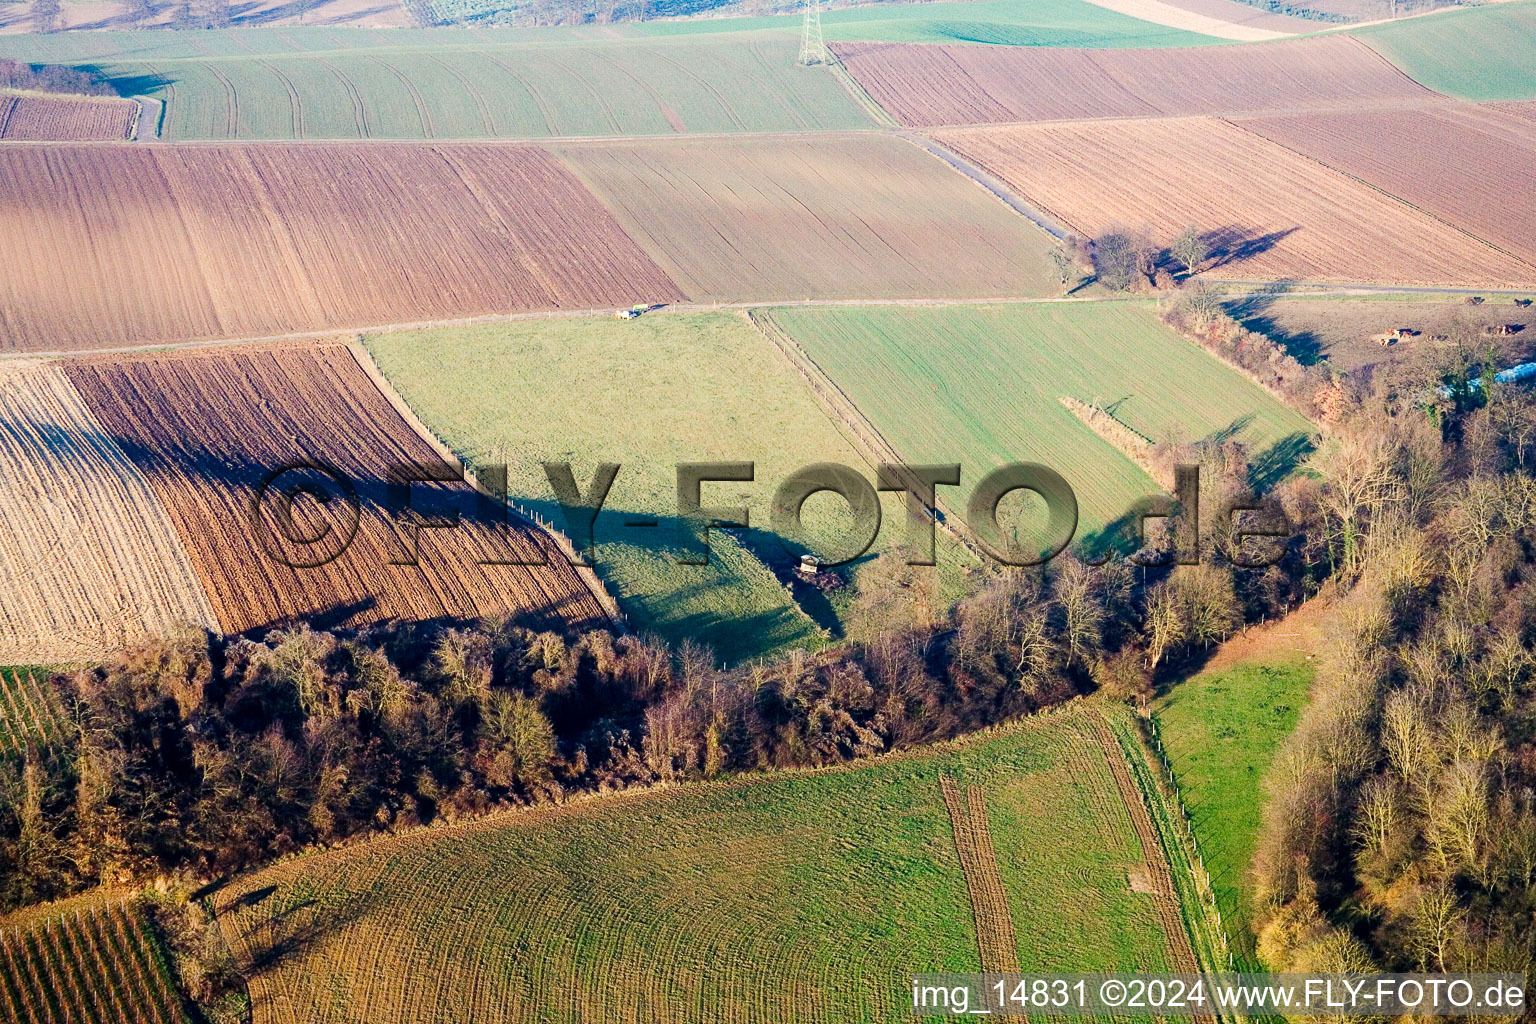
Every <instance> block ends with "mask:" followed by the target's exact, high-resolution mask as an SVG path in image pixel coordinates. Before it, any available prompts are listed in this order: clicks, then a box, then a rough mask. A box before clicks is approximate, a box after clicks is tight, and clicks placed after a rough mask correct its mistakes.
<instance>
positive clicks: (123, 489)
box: [0, 364, 216, 665]
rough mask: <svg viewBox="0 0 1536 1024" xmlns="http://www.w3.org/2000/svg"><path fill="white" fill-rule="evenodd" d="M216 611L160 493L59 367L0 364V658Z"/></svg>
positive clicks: (19, 657)
mask: <svg viewBox="0 0 1536 1024" xmlns="http://www.w3.org/2000/svg"><path fill="white" fill-rule="evenodd" d="M215 621H216V620H215V619H214V617H213V610H212V608H211V607H210V606H209V604H208V599H207V597H206V596H204V593H203V590H202V588H201V586H200V585H199V584H198V582H197V578H196V576H195V575H194V573H193V571H192V566H191V563H190V562H189V561H188V558H187V554H186V552H185V551H184V550H183V548H182V545H181V540H180V538H179V537H178V536H177V533H176V530H175V528H174V527H173V526H172V523H171V519H170V516H169V514H168V513H167V511H166V509H165V508H164V506H162V505H161V503H160V499H159V498H158V497H157V496H156V494H155V492H154V491H153V490H151V488H150V486H149V484H148V482H147V481H146V480H145V478H144V476H143V475H142V474H141V473H140V472H139V470H138V469H136V468H135V467H134V464H133V463H132V461H130V460H129V458H128V457H127V455H125V454H124V452H123V451H122V449H121V448H120V447H119V445H118V444H117V442H116V441H115V440H114V439H113V438H112V436H111V434H110V433H109V432H108V431H106V430H104V429H103V428H102V425H101V424H100V423H99V422H98V421H97V419H96V418H95V417H94V416H93V415H92V414H91V411H90V409H89V408H88V407H87V406H86V403H85V402H84V401H83V400H82V398H81V396H80V395H79V393H77V392H76V390H75V388H74V386H73V385H72V384H71V383H70V381H69V379H68V378H67V377H66V376H65V375H64V373H63V372H62V371H61V370H60V369H59V367H57V366H56V365H49V364H44V365H11V366H7V367H4V368H3V370H0V664H11V665H16V664H39V663H51V662H67V661H77V660H82V659H86V658H92V657H99V656H100V655H101V654H103V653H104V652H105V651H107V650H109V649H111V648H112V647H115V646H118V645H120V644H122V643H125V642H128V641H130V640H135V639H139V638H142V637H144V636H146V635H155V634H164V633H166V632H168V631H169V630H171V629H173V628H174V627H175V626H176V625H177V624H179V623H183V622H190V623H194V624H197V625H204V626H212V625H214V624H215Z"/></svg>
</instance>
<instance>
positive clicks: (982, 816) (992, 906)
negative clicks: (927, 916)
mask: <svg viewBox="0 0 1536 1024" xmlns="http://www.w3.org/2000/svg"><path fill="white" fill-rule="evenodd" d="M939 790H940V792H941V793H942V794H943V795H944V809H945V810H947V811H948V812H949V825H950V830H951V831H952V832H953V833H954V840H955V853H956V854H957V855H958V856H959V858H960V873H961V874H963V875H964V876H965V889H966V892H967V893H968V894H969V895H970V900H971V914H972V916H974V917H975V919H976V947H977V953H978V954H979V955H980V957H981V969H982V971H983V972H985V973H987V974H1018V973H1019V940H1018V936H1017V934H1016V933H1015V931H1014V926H1013V910H1012V908H1010V907H1009V905H1008V890H1007V888H1006V887H1005V886H1004V885H1003V874H1002V871H1001V870H1000V869H999V868H998V865H997V850H996V848H995V847H994V846H993V844H992V828H991V826H990V824H989V823H988V822H987V802H986V793H985V791H984V790H983V789H982V787H980V786H967V787H966V789H965V792H964V793H963V794H962V793H961V791H960V784H959V783H958V782H956V781H955V779H954V776H951V775H940V776H939Z"/></svg>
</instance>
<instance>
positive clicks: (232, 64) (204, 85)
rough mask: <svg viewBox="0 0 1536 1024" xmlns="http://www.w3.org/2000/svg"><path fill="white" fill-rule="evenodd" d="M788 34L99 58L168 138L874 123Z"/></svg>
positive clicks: (512, 134)
mask: <svg viewBox="0 0 1536 1024" xmlns="http://www.w3.org/2000/svg"><path fill="white" fill-rule="evenodd" d="M796 45H797V44H796V43H795V41H794V40H793V39H791V38H788V37H779V36H772V37H759V38H750V39H740V40H735V41H723V40H716V39H705V40H698V41H694V40H680V41H676V42H673V41H666V40H662V41H656V42H644V41H616V42H608V43H600V44H592V45H581V46H576V45H566V46H560V45H556V46H542V45H538V46H501V47H494V46H490V47H488V46H485V45H483V44H481V45H478V46H466V47H449V48H436V49H432V50H430V51H429V50H427V49H425V48H421V47H412V46H396V47H390V48H379V47H374V48H366V49H364V48H358V49H350V50H337V51H330V52H313V53H307V54H303V55H295V56H281V55H278V56H270V57H219V58H211V59H182V60H164V59H162V60H154V61H146V62H134V63H126V62H122V63H110V64H104V65H102V70H103V71H104V72H105V73H106V74H108V75H109V76H110V77H111V79H112V80H113V82H114V83H115V84H116V86H117V88H118V89H119V91H121V92H124V93H128V94H134V95H147V96H150V97H153V98H155V99H159V100H161V101H162V102H164V103H165V113H164V116H163V118H162V123H161V129H160V131H161V137H162V138H164V139H167V140H178V139H295V138H299V139H345V138H370V139H422V138H524V137H553V136H591V135H661V134H669V133H672V132H677V131H692V132H731V131H757V132H767V131H798V130H805V129H833V128H858V127H867V126H869V125H870V124H871V123H872V122H871V120H870V117H869V115H868V114H867V113H866V112H865V110H864V108H863V107H861V106H860V105H859V103H858V101H857V100H855V99H854V97H853V95H852V94H851V93H849V92H848V90H847V89H846V88H844V86H843V85H842V84H841V82H840V81H839V80H838V78H837V77H836V76H835V75H834V74H833V73H832V72H830V71H828V70H827V69H825V68H802V67H797V66H795V63H794V57H795V47H796Z"/></svg>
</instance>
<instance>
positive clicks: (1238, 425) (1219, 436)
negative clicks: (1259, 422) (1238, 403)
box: [1200, 412, 1258, 444]
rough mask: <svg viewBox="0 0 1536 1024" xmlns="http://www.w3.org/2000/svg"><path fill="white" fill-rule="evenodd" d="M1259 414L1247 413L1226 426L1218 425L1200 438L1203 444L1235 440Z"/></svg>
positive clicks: (1224, 442)
mask: <svg viewBox="0 0 1536 1024" xmlns="http://www.w3.org/2000/svg"><path fill="white" fill-rule="evenodd" d="M1257 418H1258V416H1257V414H1256V413H1251V412H1250V413H1245V414H1243V415H1242V416H1239V417H1238V418H1237V419H1235V420H1233V421H1232V422H1231V423H1228V424H1227V425H1226V426H1224V427H1218V428H1217V429H1215V430H1213V431H1211V432H1210V433H1209V434H1207V435H1205V437H1203V438H1201V439H1200V443H1201V444H1226V443H1227V442H1228V441H1231V440H1234V439H1235V438H1236V437H1237V435H1239V434H1241V433H1242V432H1243V431H1245V430H1247V429H1248V428H1249V427H1250V426H1251V425H1252V424H1253V421H1254V420H1255V419H1257Z"/></svg>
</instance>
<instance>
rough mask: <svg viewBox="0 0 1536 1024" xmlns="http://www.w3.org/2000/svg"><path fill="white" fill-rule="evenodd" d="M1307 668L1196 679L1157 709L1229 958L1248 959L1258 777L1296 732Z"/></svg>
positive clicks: (1298, 663) (1252, 667) (1251, 667)
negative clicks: (1223, 929) (1231, 946)
mask: <svg viewBox="0 0 1536 1024" xmlns="http://www.w3.org/2000/svg"><path fill="white" fill-rule="evenodd" d="M1314 675H1315V667H1314V663H1313V662H1312V661H1308V660H1306V659H1305V658H1304V657H1303V656H1302V655H1299V654H1297V655H1290V656H1280V657H1270V658H1264V659H1261V660H1256V661H1253V662H1245V663H1240V664H1237V665H1234V666H1232V667H1230V668H1226V669H1222V670H1218V671H1214V672H1201V673H1199V674H1197V675H1195V676H1193V677H1192V678H1190V679H1188V680H1186V681H1184V682H1182V683H1179V684H1177V685H1175V686H1174V687H1173V688H1172V689H1171V690H1170V691H1169V692H1168V693H1167V694H1166V695H1165V696H1163V697H1162V698H1161V699H1160V700H1159V701H1158V702H1157V705H1156V717H1157V723H1158V728H1159V731H1160V733H1161V735H1162V739H1163V744H1164V746H1165V748H1166V753H1167V757H1168V759H1169V761H1170V762H1171V763H1172V764H1173V771H1174V774H1175V776H1176V777H1177V779H1178V785H1179V791H1180V795H1181V796H1182V797H1183V800H1184V804H1185V806H1186V807H1187V808H1188V810H1189V815H1190V817H1191V819H1192V820H1193V822H1194V828H1195V834H1196V835H1197V836H1198V837H1199V839H1200V851H1201V854H1202V855H1203V857H1204V858H1205V864H1206V869H1207V870H1208V871H1209V872H1210V875H1211V886H1212V888H1214V889H1215V891H1216V899H1217V903H1218V904H1219V906H1220V907H1221V913H1222V917H1223V918H1224V923H1225V926H1226V930H1227V937H1228V939H1229V940H1230V941H1231V942H1233V943H1234V952H1238V951H1241V952H1242V953H1243V954H1244V955H1246V956H1248V957H1252V955H1253V936H1252V932H1251V930H1250V928H1249V925H1248V922H1249V915H1248V910H1249V908H1248V906H1247V904H1246V903H1245V901H1244V898H1243V893H1244V891H1245V890H1246V889H1247V887H1248V884H1247V883H1248V869H1249V866H1250V865H1251V864H1252V863H1253V853H1254V849H1255V846H1256V844H1257V842H1258V834H1259V825H1260V821H1261V817H1262V814H1263V806H1264V785H1263V783H1264V775H1265V773H1266V772H1267V771H1268V769H1269V766H1270V763H1271V762H1272V761H1273V759H1274V756H1275V753H1276V751H1278V749H1279V747H1280V741H1281V740H1283V739H1285V737H1286V736H1287V735H1289V734H1290V732H1291V731H1292V730H1293V729H1295V728H1296V722H1297V720H1298V719H1299V718H1300V717H1301V709H1302V707H1303V706H1304V705H1305V704H1306V699H1307V690H1308V688H1309V687H1310V686H1311V685H1312V679H1313V676H1314Z"/></svg>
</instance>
